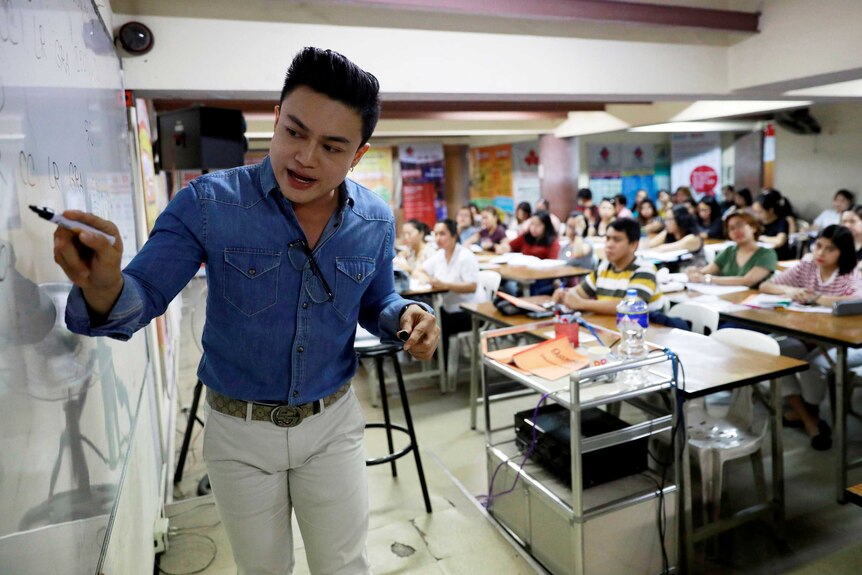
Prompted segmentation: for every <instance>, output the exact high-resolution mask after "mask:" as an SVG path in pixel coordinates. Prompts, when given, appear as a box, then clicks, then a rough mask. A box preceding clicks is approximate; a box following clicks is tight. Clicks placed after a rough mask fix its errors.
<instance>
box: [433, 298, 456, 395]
mask: <svg viewBox="0 0 862 575" xmlns="http://www.w3.org/2000/svg"><path fill="white" fill-rule="evenodd" d="M431 305H432V307H433V308H434V315H436V316H437V321H438V322H439V321H440V310H441V309H442V308H443V296H442V295H441V294H434V295H433V296H431ZM442 345H443V342H439V343H438V345H437V373H438V375H439V376H440V393H446V390H447V385H446V365H445V364H446V362H445V361H444V360H443V348H442V347H441V346H442ZM450 351H451V350H450Z"/></svg>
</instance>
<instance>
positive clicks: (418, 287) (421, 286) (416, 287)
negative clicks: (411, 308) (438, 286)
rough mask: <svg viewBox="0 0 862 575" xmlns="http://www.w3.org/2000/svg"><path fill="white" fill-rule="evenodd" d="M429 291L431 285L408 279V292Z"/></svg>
mask: <svg viewBox="0 0 862 575" xmlns="http://www.w3.org/2000/svg"><path fill="white" fill-rule="evenodd" d="M426 289H431V284H429V283H426V282H423V281H419V280H416V279H413V278H410V291H422V290H426Z"/></svg>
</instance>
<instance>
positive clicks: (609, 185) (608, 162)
mask: <svg viewBox="0 0 862 575" xmlns="http://www.w3.org/2000/svg"><path fill="white" fill-rule="evenodd" d="M622 153H623V148H622V144H587V170H588V171H589V175H590V190H592V192H593V200H595V201H596V202H598V201H599V200H602V199H604V198H612V197H614V196H615V195H617V194H619V193H622V191H623V180H622Z"/></svg>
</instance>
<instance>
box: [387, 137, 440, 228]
mask: <svg viewBox="0 0 862 575" xmlns="http://www.w3.org/2000/svg"><path fill="white" fill-rule="evenodd" d="M398 159H399V161H400V163H401V182H402V186H401V191H402V205H403V208H404V219H405V220H410V219H414V218H415V219H417V220H419V221H421V222H425V223H426V224H428V226H429V227H434V223H435V222H436V221H437V220H442V219H444V218H445V217H446V198H445V191H446V181H445V173H444V155H443V145H442V144H422V143H420V144H405V145H401V146H399V147H398Z"/></svg>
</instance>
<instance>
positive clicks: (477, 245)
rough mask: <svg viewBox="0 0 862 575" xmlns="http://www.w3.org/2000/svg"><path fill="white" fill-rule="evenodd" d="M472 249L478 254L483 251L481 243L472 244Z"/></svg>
mask: <svg viewBox="0 0 862 575" xmlns="http://www.w3.org/2000/svg"><path fill="white" fill-rule="evenodd" d="M470 250H471V251H473V252H475V253H477V254H478V253H479V252H481V251H482V246H480V245H479V244H470Z"/></svg>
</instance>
